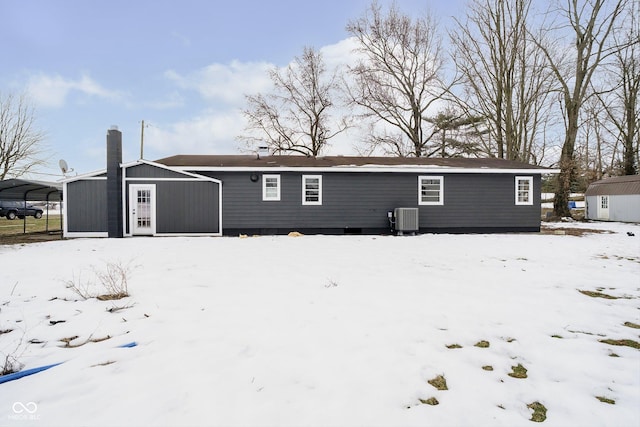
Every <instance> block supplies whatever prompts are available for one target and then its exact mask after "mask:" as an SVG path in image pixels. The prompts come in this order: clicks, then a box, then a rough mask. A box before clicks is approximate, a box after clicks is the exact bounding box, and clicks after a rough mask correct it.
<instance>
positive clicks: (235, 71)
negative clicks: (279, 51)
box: [165, 60, 273, 106]
mask: <svg viewBox="0 0 640 427" xmlns="http://www.w3.org/2000/svg"><path fill="white" fill-rule="evenodd" d="M271 68H273V64H269V63H267V62H240V61H235V60H234V61H232V62H231V63H229V64H219V63H214V64H211V65H209V66H207V67H205V68H202V69H200V70H197V71H194V72H192V73H189V74H186V75H181V74H179V73H177V72H176V71H174V70H169V71H166V72H165V77H167V78H168V79H170V80H172V81H174V82H175V83H176V84H177V85H178V86H179V87H180V88H183V89H193V90H196V91H197V92H198V93H200V95H201V96H202V97H203V98H205V99H208V100H218V101H223V102H225V103H227V104H230V105H235V106H238V105H241V104H242V103H243V102H244V95H245V94H252V93H256V92H263V91H265V90H266V89H268V88H269V86H270V85H271V80H269V76H268V71H269V69H271Z"/></svg>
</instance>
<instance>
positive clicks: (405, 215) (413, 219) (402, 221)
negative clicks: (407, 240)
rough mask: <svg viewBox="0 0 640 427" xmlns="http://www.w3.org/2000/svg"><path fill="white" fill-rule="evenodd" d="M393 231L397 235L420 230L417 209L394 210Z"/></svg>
mask: <svg viewBox="0 0 640 427" xmlns="http://www.w3.org/2000/svg"><path fill="white" fill-rule="evenodd" d="M393 216H394V218H395V229H396V231H397V232H398V234H400V235H401V234H403V233H415V232H416V231H418V230H419V229H420V221H419V214H418V208H395V210H394V211H393Z"/></svg>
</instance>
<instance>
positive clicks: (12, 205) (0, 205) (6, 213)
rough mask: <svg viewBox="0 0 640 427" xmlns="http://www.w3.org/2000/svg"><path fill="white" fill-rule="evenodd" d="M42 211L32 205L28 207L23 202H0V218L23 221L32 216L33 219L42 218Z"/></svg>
mask: <svg viewBox="0 0 640 427" xmlns="http://www.w3.org/2000/svg"><path fill="white" fill-rule="evenodd" d="M43 213H44V211H43V210H42V209H40V208H37V207H35V206H33V205H28V204H26V203H25V202H20V201H14V200H0V217H6V218H7V219H10V220H13V219H16V218H20V219H24V218H25V217H27V216H32V217H34V218H35V219H40V218H42V214H43Z"/></svg>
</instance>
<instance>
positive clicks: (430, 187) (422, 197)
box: [418, 176, 444, 205]
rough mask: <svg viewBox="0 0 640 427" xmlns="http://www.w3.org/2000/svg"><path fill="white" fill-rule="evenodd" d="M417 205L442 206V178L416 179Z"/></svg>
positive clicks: (420, 177)
mask: <svg viewBox="0 0 640 427" xmlns="http://www.w3.org/2000/svg"><path fill="white" fill-rule="evenodd" d="M418 204H419V205H444V177H443V176H419V177H418Z"/></svg>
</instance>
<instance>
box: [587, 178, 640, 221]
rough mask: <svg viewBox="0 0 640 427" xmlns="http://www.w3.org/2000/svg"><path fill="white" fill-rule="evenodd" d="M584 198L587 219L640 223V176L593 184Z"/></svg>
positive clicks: (609, 179) (607, 179)
mask: <svg viewBox="0 0 640 427" xmlns="http://www.w3.org/2000/svg"><path fill="white" fill-rule="evenodd" d="M584 196H585V206H586V214H585V216H586V218H587V219H594V220H601V221H621V222H640V175H626V176H616V177H612V178H606V179H603V180H600V181H596V182H593V183H591V185H589V187H588V188H587V191H586V192H585V194H584Z"/></svg>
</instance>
